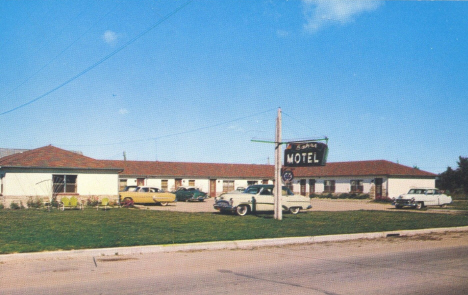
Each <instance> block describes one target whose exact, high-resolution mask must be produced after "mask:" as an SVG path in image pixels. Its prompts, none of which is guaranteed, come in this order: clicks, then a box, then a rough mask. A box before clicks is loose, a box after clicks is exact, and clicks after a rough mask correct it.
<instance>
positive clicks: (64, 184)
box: [52, 175, 77, 194]
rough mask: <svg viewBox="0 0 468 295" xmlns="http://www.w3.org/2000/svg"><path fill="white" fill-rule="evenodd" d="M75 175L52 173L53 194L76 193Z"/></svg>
mask: <svg viewBox="0 0 468 295" xmlns="http://www.w3.org/2000/svg"><path fill="white" fill-rule="evenodd" d="M76 177H77V176H76V175H52V181H53V189H54V194H63V193H76Z"/></svg>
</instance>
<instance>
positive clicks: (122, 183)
mask: <svg viewBox="0 0 468 295" xmlns="http://www.w3.org/2000/svg"><path fill="white" fill-rule="evenodd" d="M126 186H127V180H126V179H119V192H122V191H123V190H124V189H125V187H126Z"/></svg>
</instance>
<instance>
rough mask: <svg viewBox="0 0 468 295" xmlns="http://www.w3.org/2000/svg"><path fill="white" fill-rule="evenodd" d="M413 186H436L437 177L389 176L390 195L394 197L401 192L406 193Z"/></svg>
mask: <svg viewBox="0 0 468 295" xmlns="http://www.w3.org/2000/svg"><path fill="white" fill-rule="evenodd" d="M411 187H435V178H433V179H419V178H389V179H388V197H389V198H390V199H392V198H396V197H398V196H399V195H401V194H406V193H407V192H408V191H409V189H410V188H411Z"/></svg>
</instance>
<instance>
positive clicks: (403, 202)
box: [392, 199, 416, 207]
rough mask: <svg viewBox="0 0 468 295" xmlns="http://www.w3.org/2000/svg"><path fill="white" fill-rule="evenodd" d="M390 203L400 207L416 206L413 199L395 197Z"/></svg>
mask: <svg viewBox="0 0 468 295" xmlns="http://www.w3.org/2000/svg"><path fill="white" fill-rule="evenodd" d="M392 205H393V206H401V207H416V202H415V201H414V200H406V199H397V200H394V201H393V203H392Z"/></svg>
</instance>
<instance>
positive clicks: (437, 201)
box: [393, 188, 452, 209]
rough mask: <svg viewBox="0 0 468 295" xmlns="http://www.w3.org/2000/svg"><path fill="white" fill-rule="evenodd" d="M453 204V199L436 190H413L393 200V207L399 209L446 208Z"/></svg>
mask: <svg viewBox="0 0 468 295" xmlns="http://www.w3.org/2000/svg"><path fill="white" fill-rule="evenodd" d="M450 203H452V197H450V196H447V195H445V194H443V193H442V192H441V191H439V190H438V189H436V188H412V189H410V190H409V192H408V193H407V194H403V195H401V196H399V197H398V198H394V199H393V205H394V206H395V208H397V209H401V208H403V207H413V208H416V209H422V208H424V207H426V206H440V207H445V206H447V204H450Z"/></svg>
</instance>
